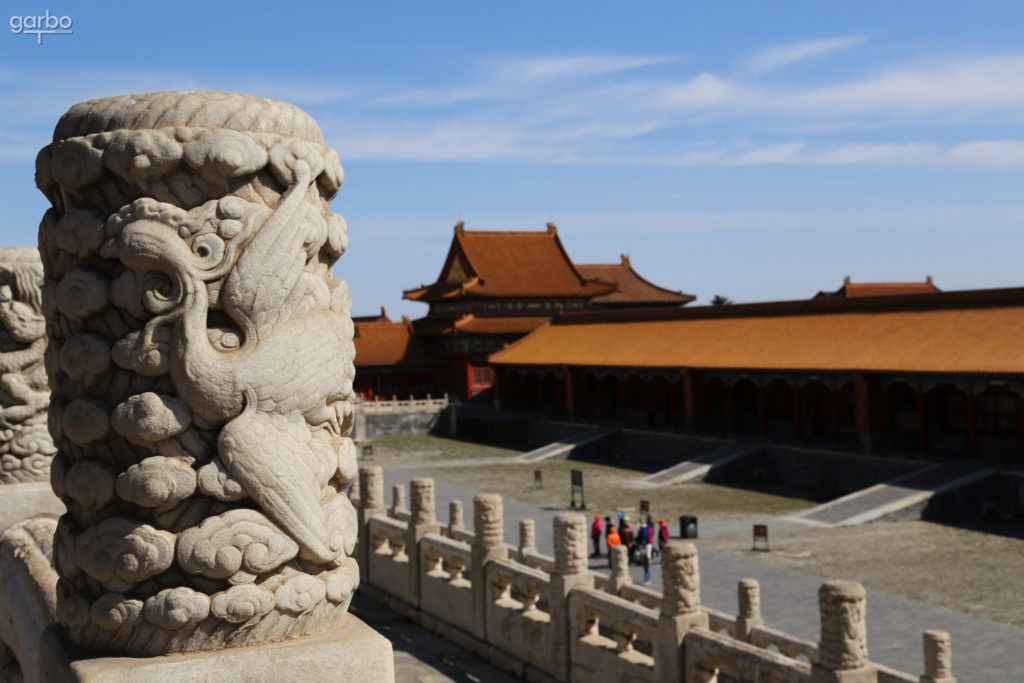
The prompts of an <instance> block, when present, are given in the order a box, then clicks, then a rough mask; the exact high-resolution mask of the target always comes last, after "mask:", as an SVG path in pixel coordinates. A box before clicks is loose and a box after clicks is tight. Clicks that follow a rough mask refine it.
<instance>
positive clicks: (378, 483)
mask: <svg viewBox="0 0 1024 683" xmlns="http://www.w3.org/2000/svg"><path fill="white" fill-rule="evenodd" d="M359 503H360V507H362V508H381V507H384V470H383V469H381V467H380V466H379V465H370V466H369V467H360V468H359Z"/></svg>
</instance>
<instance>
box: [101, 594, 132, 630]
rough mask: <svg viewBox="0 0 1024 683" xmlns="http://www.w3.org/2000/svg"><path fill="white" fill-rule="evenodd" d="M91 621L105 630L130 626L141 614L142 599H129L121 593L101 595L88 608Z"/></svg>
mask: <svg viewBox="0 0 1024 683" xmlns="http://www.w3.org/2000/svg"><path fill="white" fill-rule="evenodd" d="M89 616H90V617H91V619H92V623H94V624H96V625H97V626H99V627H100V628H102V629H104V630H106V631H116V630H117V629H119V628H121V627H122V626H130V625H131V624H134V623H135V622H136V621H138V620H139V617H140V616H142V601H141V600H130V599H128V598H126V597H125V596H124V595H122V594H121V593H107V594H105V595H101V596H100V597H99V599H98V600H96V602H94V603H92V608H91V609H90V610H89Z"/></svg>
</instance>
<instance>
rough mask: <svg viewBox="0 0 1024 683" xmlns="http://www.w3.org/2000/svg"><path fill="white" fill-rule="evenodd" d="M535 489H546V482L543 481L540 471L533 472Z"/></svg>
mask: <svg viewBox="0 0 1024 683" xmlns="http://www.w3.org/2000/svg"><path fill="white" fill-rule="evenodd" d="M533 488H535V489H542V488H544V480H543V479H541V476H540V470H534V471H533Z"/></svg>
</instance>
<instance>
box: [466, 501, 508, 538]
mask: <svg viewBox="0 0 1024 683" xmlns="http://www.w3.org/2000/svg"><path fill="white" fill-rule="evenodd" d="M504 523H505V516H504V508H503V506H502V500H501V496H499V495H498V494H496V493H481V494H480V495H479V496H476V497H474V498H473V534H474V540H473V545H475V546H478V547H480V548H497V547H498V546H500V545H501V544H502V537H503V535H504Z"/></svg>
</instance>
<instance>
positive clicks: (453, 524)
mask: <svg viewBox="0 0 1024 683" xmlns="http://www.w3.org/2000/svg"><path fill="white" fill-rule="evenodd" d="M465 530H466V525H465V524H464V523H463V521H462V501H461V500H450V501H448V538H455V534H456V532H457V531H465Z"/></svg>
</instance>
